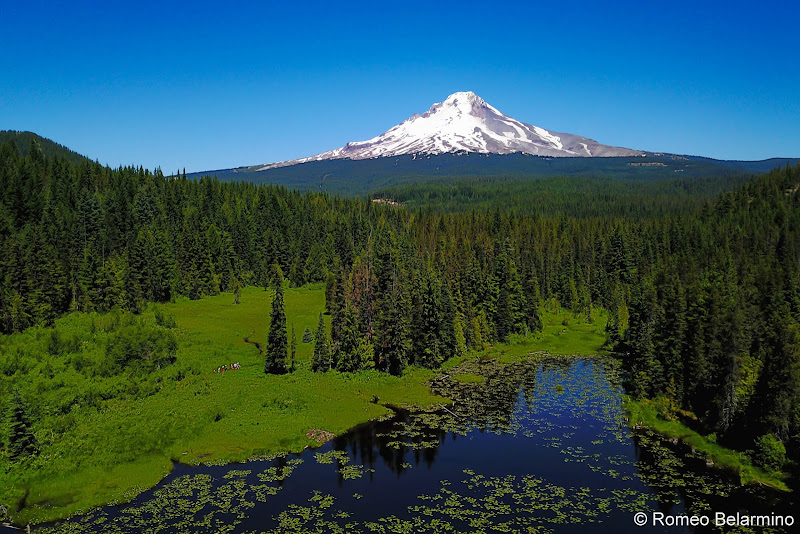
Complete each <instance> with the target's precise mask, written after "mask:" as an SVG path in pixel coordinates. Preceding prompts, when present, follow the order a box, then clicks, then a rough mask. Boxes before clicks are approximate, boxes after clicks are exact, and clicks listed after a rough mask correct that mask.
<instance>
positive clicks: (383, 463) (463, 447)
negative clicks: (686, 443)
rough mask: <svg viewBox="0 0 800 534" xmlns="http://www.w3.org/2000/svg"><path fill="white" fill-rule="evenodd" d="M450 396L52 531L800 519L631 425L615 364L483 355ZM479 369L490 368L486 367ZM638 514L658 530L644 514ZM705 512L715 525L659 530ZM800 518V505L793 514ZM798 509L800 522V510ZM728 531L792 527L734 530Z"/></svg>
mask: <svg viewBox="0 0 800 534" xmlns="http://www.w3.org/2000/svg"><path fill="white" fill-rule="evenodd" d="M473 365H474V366H475V367H476V369H473V371H474V372H477V373H480V374H482V375H485V376H487V379H486V380H485V381H484V382H481V383H461V382H459V381H456V380H454V379H452V378H450V377H445V378H443V379H441V380H438V381H436V382H435V384H434V386H433V388H434V389H435V390H438V391H440V392H441V393H442V394H446V395H448V396H450V398H453V399H455V401H456V402H455V405H454V406H452V407H448V408H447V409H439V410H437V411H431V412H414V413H409V412H405V411H401V410H398V412H397V413H396V414H395V415H394V416H393V417H392V418H389V419H386V420H383V421H378V422H374V423H370V424H366V425H363V426H360V427H358V428H355V429H353V430H352V431H350V432H349V433H347V434H345V435H342V436H340V437H337V438H335V439H334V440H333V441H331V442H329V443H327V444H325V445H324V446H322V447H320V448H318V449H315V450H306V451H304V452H303V453H302V454H299V455H291V454H290V455H286V456H278V457H274V458H267V459H261V460H255V461H251V462H248V463H244V464H231V465H225V466H201V467H188V466H180V465H178V466H176V468H175V470H174V471H173V472H172V473H171V474H170V475H169V476H168V477H167V478H166V479H165V480H164V481H162V482H161V483H160V484H159V485H158V486H157V487H156V488H154V489H153V490H151V491H148V492H146V493H144V494H142V495H140V496H139V497H137V498H136V499H135V500H134V501H133V502H131V503H129V504H127V505H124V506H119V507H117V506H108V507H105V508H102V509H100V510H96V511H94V512H92V513H90V514H87V515H85V516H81V517H78V518H75V519H73V520H71V521H68V522H64V523H61V524H56V525H49V526H47V527H45V528H43V529H41V530H42V531H48V532H49V531H53V532H81V533H84V532H103V533H108V532H347V533H359V532H363V533H372V532H381V533H389V532H409V533H411V532H414V533H416V532H554V533H562V532H563V533H573V532H574V533H584V532H614V533H626V532H631V533H632V532H643V531H648V532H650V531H660V532H694V531H699V532H706V531H709V532H711V531H717V529H716V528H715V527H714V519H715V516H714V514H715V513H716V512H724V513H726V514H735V513H737V512H739V513H742V514H756V513H757V514H768V515H769V514H775V515H787V514H792V513H793V510H796V509H797V508H796V507H795V506H796V503H795V502H793V499H794V497H792V496H787V495H781V494H777V493H775V492H772V491H768V490H767V489H765V488H760V487H753V486H749V487H746V488H742V487H740V486H739V485H738V484H736V483H734V481H733V480H732V478H731V477H730V476H729V475H727V474H726V473H725V472H723V471H720V470H715V469H708V468H707V467H706V465H705V459H704V458H699V457H696V456H694V455H693V454H692V453H691V451H690V450H687V449H686V448H685V447H682V446H680V445H673V444H671V443H669V442H668V441H666V440H662V439H661V438H659V437H657V436H655V435H653V434H649V433H637V434H635V435H634V434H631V432H630V431H629V430H628V428H627V425H626V424H625V423H624V421H623V412H622V408H621V395H622V392H623V391H622V387H621V385H620V378H619V371H618V366H617V364H616V362H614V361H613V360H610V359H604V358H558V357H544V358H542V359H540V360H537V361H535V362H529V363H525V364H515V365H511V366H500V365H498V364H495V363H493V362H486V363H477V362H476V363H474V364H473ZM477 367H480V369H478V368H477ZM637 512H643V513H645V514H646V516H645V517H646V519H647V525H646V526H645V527H639V526H637V525H636V524H635V523H634V515H635V514H636V513H637ZM654 512H655V513H659V512H660V513H663V514H664V517H665V521H667V522H669V520H670V518H674V517H675V516H676V515H686V514H688V515H695V516H707V517H709V520H710V525H709V526H708V527H705V528H703V527H701V528H698V529H694V530H693V529H692V528H690V527H686V526H672V527H667V526H664V527H661V526H656V527H654V526H653V525H652V517H653V513H654ZM794 515H796V516H800V513H798V512H794ZM798 519H800V517H798ZM725 531H726V532H794V531H797V528H796V527H793V528H764V527H754V528H753V529H752V530H748V529H746V528H733V527H726V529H725Z"/></svg>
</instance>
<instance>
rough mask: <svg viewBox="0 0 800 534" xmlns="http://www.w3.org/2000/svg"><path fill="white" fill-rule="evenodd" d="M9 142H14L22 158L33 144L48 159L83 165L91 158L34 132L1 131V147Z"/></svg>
mask: <svg viewBox="0 0 800 534" xmlns="http://www.w3.org/2000/svg"><path fill="white" fill-rule="evenodd" d="M7 141H13V142H14V144H15V145H16V147H17V151H18V152H19V154H20V155H21V156H26V155H27V154H28V151H29V150H30V148H31V142H34V143H35V145H37V146H38V147H39V149H40V150H41V151H42V154H44V156H45V157H47V158H54V157H56V156H58V157H60V158H63V159H66V160H67V161H69V162H70V163H75V164H78V163H81V162H84V161H88V160H89V158H87V157H86V156H83V155H81V154H78V153H77V152H74V151H72V150H70V149H69V148H67V147H65V146H63V145H60V144H58V143H56V142H55V141H51V140H50V139H46V138H44V137H42V136H40V135H36V134H35V133H33V132H17V131H15V130H0V145H2V144H3V143H5V142H7Z"/></svg>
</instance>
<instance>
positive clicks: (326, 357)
mask: <svg viewBox="0 0 800 534" xmlns="http://www.w3.org/2000/svg"><path fill="white" fill-rule="evenodd" d="M314 338H315V343H314V358H313V360H312V361H311V369H312V370H313V371H328V370H330V368H331V357H330V346H329V345H328V332H327V330H326V328H325V319H324V317H323V316H322V314H321V313H320V314H319V323H318V324H317V332H316V335H315V336H314Z"/></svg>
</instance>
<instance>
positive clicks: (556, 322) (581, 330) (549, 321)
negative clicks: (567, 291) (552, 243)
mask: <svg viewBox="0 0 800 534" xmlns="http://www.w3.org/2000/svg"><path fill="white" fill-rule="evenodd" d="M541 315H542V331H541V332H536V333H531V334H528V335H527V336H522V335H513V336H510V337H509V339H508V342H507V343H497V344H495V345H489V346H487V347H486V348H485V349H484V350H480V351H473V352H470V353H469V354H467V355H466V356H462V357H460V358H451V359H450V360H448V361H446V362H445V363H444V365H442V368H443V369H444V370H449V369H453V368H454V367H456V366H458V365H459V364H460V363H462V362H463V361H464V360H467V359H470V358H475V357H477V358H481V359H484V360H489V359H497V360H498V361H500V362H502V363H514V362H518V361H523V360H526V359H528V358H529V357H530V356H533V355H536V354H542V353H547V354H555V355H565V356H572V355H579V356H591V355H595V354H602V353H603V352H604V351H603V344H604V343H605V341H606V334H605V328H606V321H607V320H608V314H607V313H606V312H605V310H595V312H594V317H593V319H592V322H587V321H585V320H584V319H583V318H580V317H576V316H575V315H574V314H573V313H572V312H571V311H569V310H565V309H563V308H559V309H551V310H544V311H542V312H541Z"/></svg>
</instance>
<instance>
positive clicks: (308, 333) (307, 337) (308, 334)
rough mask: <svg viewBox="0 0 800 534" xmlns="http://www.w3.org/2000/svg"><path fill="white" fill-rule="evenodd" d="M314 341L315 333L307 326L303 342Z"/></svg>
mask: <svg viewBox="0 0 800 534" xmlns="http://www.w3.org/2000/svg"><path fill="white" fill-rule="evenodd" d="M312 341H314V334H312V333H311V330H309V329H308V327H306V330H305V332H303V343H311V342H312Z"/></svg>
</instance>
